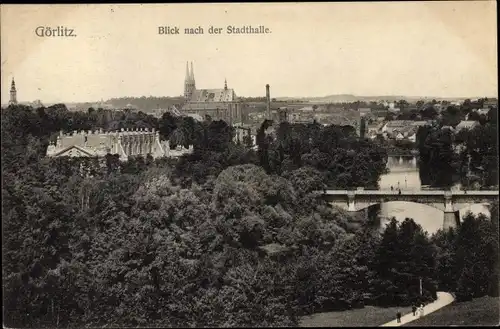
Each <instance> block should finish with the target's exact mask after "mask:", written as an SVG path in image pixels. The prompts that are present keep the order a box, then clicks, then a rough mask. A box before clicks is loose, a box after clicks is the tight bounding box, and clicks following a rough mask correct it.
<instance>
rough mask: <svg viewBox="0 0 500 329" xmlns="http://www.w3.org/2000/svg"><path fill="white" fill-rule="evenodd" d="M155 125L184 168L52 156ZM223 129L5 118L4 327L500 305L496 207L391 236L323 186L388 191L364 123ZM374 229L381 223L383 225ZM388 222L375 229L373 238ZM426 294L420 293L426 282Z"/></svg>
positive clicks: (143, 118) (141, 117)
mask: <svg viewBox="0 0 500 329" xmlns="http://www.w3.org/2000/svg"><path fill="white" fill-rule="evenodd" d="M122 127H130V128H132V127H147V128H155V129H158V130H159V131H160V134H161V136H162V138H163V139H169V140H170V141H172V144H173V145H175V144H183V145H193V146H194V152H193V154H190V155H186V156H183V157H181V158H179V159H166V158H157V159H153V158H151V157H141V156H137V157H130V158H129V160H128V161H126V162H120V161H118V159H117V157H116V156H115V155H113V154H108V155H107V156H106V157H105V158H101V159H99V158H65V157H60V158H47V157H45V152H46V148H47V145H48V144H49V142H50V141H51V140H52V139H53V137H54V135H55V134H57V133H58V132H59V131H60V130H63V131H67V132H70V131H74V130H91V129H99V128H102V129H104V130H116V129H120V128H122ZM233 134H234V131H233V128H232V127H230V126H228V125H227V124H226V123H225V122H223V121H209V120H208V121H204V122H196V121H194V120H193V119H192V118H188V117H180V118H179V117H172V116H170V115H169V114H165V115H164V116H163V117H162V118H160V119H156V118H154V117H152V116H148V115H145V114H143V113H135V112H130V111H120V112H117V113H116V114H114V115H111V114H110V113H109V112H106V111H103V110H97V111H93V110H89V111H87V112H69V111H67V109H66V107H65V106H64V105H62V104H59V105H54V106H51V107H49V108H37V109H33V108H30V107H25V106H10V107H8V108H6V109H4V110H3V111H2V199H3V208H2V215H3V216H2V225H3V239H2V249H3V257H4V258H3V267H2V275H3V280H4V324H5V325H6V326H8V327H32V328H40V327H55V326H73V327H75V326H103V325H107V326H122V327H132V326H134V327H135V326H139V325H142V326H144V325H147V326H164V327H179V326H184V327H186V326H294V325H297V323H298V317H299V316H301V315H304V314H310V313H312V312H320V311H331V310H337V311H341V310H345V309H349V308H354V307H359V308H361V307H364V305H377V306H394V305H409V304H410V303H414V302H417V301H418V302H426V301H430V300H432V299H433V298H435V296H436V290H437V289H445V290H446V291H454V292H456V293H457V295H458V296H459V298H460V299H461V300H466V299H469V298H475V297H480V296H482V295H485V294H492V295H495V294H496V295H498V272H497V270H498V265H497V264H498V206H497V205H494V206H493V207H492V211H491V213H492V216H491V220H490V219H485V218H482V217H479V218H474V217H473V216H469V217H467V218H466V219H465V220H464V222H463V224H462V225H461V226H460V227H458V228H457V229H451V230H449V231H446V232H445V231H440V232H438V234H436V235H434V236H432V237H431V236H428V234H427V233H426V232H424V231H423V229H422V228H421V227H420V226H419V225H416V224H415V223H414V222H413V220H411V219H406V220H405V221H403V222H401V223H397V222H396V220H394V219H393V220H392V221H391V222H390V223H389V224H388V226H387V228H386V230H385V231H384V232H383V233H382V234H378V229H377V228H376V223H374V222H372V221H371V220H369V219H368V218H365V217H364V214H352V213H346V212H344V211H342V210H340V209H335V208H332V207H330V206H329V205H327V204H326V203H325V202H324V201H323V200H322V199H321V198H318V195H317V194H316V193H313V192H314V191H317V190H321V189H323V188H326V187H328V188H355V187H357V186H368V187H373V188H376V187H377V185H378V179H379V177H380V175H381V174H383V173H384V172H385V170H386V165H385V164H386V158H387V153H386V150H385V149H384V148H381V147H380V146H378V145H377V144H375V143H373V142H371V141H368V140H363V139H359V138H357V137H356V133H355V131H354V129H349V128H348V127H338V126H333V125H332V126H326V127H323V126H321V125H317V124H309V125H299V124H287V123H284V124H280V125H275V124H273V122H270V121H264V122H263V123H262V126H261V127H260V129H259V131H258V135H257V150H256V151H255V150H254V149H253V148H252V147H251V146H252V145H251V140H248V139H245V140H243V141H234V138H233ZM375 222H376V221H375ZM374 227H375V228H374ZM420 278H422V280H423V292H422V295H420V292H419V280H420Z"/></svg>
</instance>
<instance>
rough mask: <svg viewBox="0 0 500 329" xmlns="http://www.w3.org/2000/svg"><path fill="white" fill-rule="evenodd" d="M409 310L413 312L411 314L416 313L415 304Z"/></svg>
mask: <svg viewBox="0 0 500 329" xmlns="http://www.w3.org/2000/svg"><path fill="white" fill-rule="evenodd" d="M411 311H412V312H413V316H415V315H417V306H415V304H413V306H412V307H411Z"/></svg>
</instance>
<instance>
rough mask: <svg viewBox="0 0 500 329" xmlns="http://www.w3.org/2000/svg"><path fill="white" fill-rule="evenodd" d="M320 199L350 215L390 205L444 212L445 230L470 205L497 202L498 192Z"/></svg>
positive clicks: (362, 193)
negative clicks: (401, 203) (416, 205)
mask: <svg viewBox="0 0 500 329" xmlns="http://www.w3.org/2000/svg"><path fill="white" fill-rule="evenodd" d="M320 193H321V192H320ZM322 196H323V198H324V199H325V200H327V201H328V202H329V203H330V204H331V205H332V206H336V207H339V208H342V209H344V210H347V211H353V212H354V211H360V210H363V209H366V208H368V207H370V206H373V205H376V204H380V203H384V202H391V201H405V202H414V203H420V204H425V205H428V206H431V207H434V208H436V209H439V210H441V211H443V212H444V221H443V227H444V228H445V229H446V228H448V227H455V226H456V225H457V222H456V219H455V212H457V211H459V210H460V209H462V208H465V207H469V206H471V205H473V204H491V202H492V201H494V200H498V191H438V190H417V191H415V190H401V191H392V190H325V191H324V192H323V193H322Z"/></svg>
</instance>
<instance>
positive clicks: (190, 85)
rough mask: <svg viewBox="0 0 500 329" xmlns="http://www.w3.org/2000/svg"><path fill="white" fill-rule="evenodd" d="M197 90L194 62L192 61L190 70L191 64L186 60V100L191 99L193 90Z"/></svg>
mask: <svg viewBox="0 0 500 329" xmlns="http://www.w3.org/2000/svg"><path fill="white" fill-rule="evenodd" d="M195 90H196V83H195V80H194V69H193V62H191V72H189V64H188V62H186V78H185V79H184V98H185V99H186V101H189V100H190V99H191V96H192V95H193V92H194V91H195Z"/></svg>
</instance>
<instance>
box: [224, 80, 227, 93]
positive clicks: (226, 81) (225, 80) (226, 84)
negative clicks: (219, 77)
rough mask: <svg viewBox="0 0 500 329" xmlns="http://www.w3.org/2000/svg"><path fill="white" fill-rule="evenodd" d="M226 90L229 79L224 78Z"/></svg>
mask: <svg viewBox="0 0 500 329" xmlns="http://www.w3.org/2000/svg"><path fill="white" fill-rule="evenodd" d="M224 90H227V79H226V78H224Z"/></svg>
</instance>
